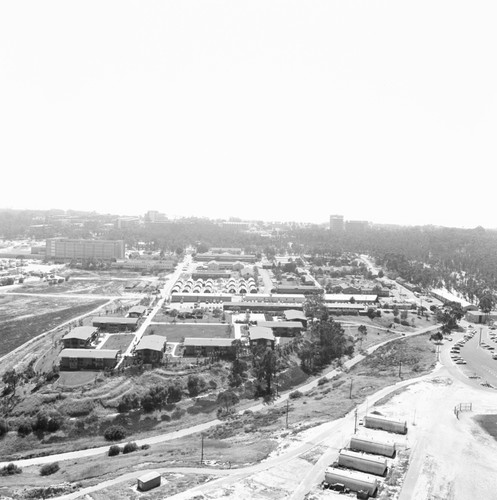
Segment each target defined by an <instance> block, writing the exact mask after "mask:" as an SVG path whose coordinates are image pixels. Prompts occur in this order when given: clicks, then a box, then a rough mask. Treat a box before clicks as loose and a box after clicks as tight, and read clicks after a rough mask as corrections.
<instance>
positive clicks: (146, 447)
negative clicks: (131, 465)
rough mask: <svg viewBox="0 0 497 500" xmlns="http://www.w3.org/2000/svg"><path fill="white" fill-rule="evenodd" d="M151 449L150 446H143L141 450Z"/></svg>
mask: <svg viewBox="0 0 497 500" xmlns="http://www.w3.org/2000/svg"><path fill="white" fill-rule="evenodd" d="M149 448H150V445H149V444H142V446H141V449H142V450H148V449H149Z"/></svg>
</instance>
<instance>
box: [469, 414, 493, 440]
mask: <svg viewBox="0 0 497 500" xmlns="http://www.w3.org/2000/svg"><path fill="white" fill-rule="evenodd" d="M473 418H474V420H475V421H476V423H477V424H478V425H479V426H480V427H481V428H482V429H483V430H484V431H485V432H487V433H488V434H490V435H491V436H492V437H493V438H494V439H495V440H496V441H497V415H496V414H491V415H475V416H474V417H473Z"/></svg>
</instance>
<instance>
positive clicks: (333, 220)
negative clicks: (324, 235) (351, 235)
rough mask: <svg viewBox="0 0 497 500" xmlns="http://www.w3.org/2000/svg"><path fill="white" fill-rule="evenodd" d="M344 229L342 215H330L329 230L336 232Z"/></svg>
mask: <svg viewBox="0 0 497 500" xmlns="http://www.w3.org/2000/svg"><path fill="white" fill-rule="evenodd" d="M344 229H345V224H344V220H343V215H330V231H332V232H334V233H337V232H342V231H343V230H344Z"/></svg>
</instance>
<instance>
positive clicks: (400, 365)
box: [399, 360, 402, 378]
mask: <svg viewBox="0 0 497 500" xmlns="http://www.w3.org/2000/svg"><path fill="white" fill-rule="evenodd" d="M399 378H402V360H400V361H399Z"/></svg>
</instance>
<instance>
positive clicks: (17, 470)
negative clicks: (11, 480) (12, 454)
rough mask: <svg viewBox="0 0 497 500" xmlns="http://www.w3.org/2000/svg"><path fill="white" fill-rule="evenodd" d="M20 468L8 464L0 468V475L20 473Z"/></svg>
mask: <svg viewBox="0 0 497 500" xmlns="http://www.w3.org/2000/svg"><path fill="white" fill-rule="evenodd" d="M21 472H22V469H21V468H20V467H18V466H17V465H15V464H9V465H6V466H4V467H2V468H1V469H0V476H13V475H14V474H20V473H21Z"/></svg>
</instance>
